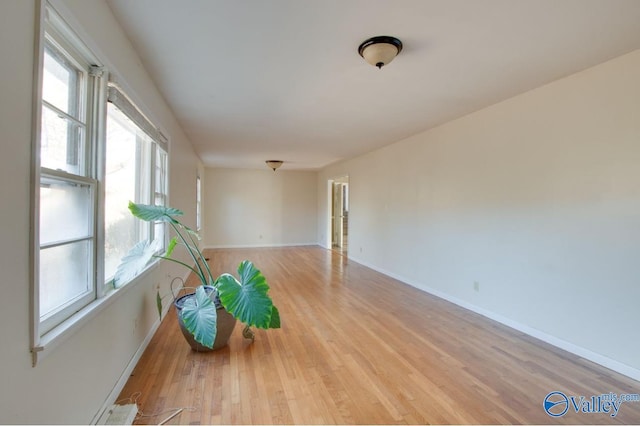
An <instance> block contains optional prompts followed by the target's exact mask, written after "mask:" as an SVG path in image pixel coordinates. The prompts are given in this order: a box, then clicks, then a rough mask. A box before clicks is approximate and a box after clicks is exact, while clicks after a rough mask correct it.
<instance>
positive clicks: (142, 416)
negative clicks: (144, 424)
mask: <svg viewBox="0 0 640 426" xmlns="http://www.w3.org/2000/svg"><path fill="white" fill-rule="evenodd" d="M141 396H142V392H134V393H132V394H131V396H130V397H129V398H123V399H121V400H118V401H116V402H115V403H116V405H119V403H121V402H124V403H126V404H135V405H136V407H138V399H139V398H140V397H141ZM196 410H197V408H196V407H175V408H167V409H166V410H162V411H158V412H156V413H153V414H146V413H144V412H143V411H142V410H141V409H140V408H138V414H137V415H136V418H135V419H134V421H137V420H140V419H145V418H152V417H158V416H160V415H162V414H167V413H171V414H170V415H169V417H167V418H166V419H164V420H162V421H161V422H160V423H158V425H163V424H165V423H167V422H168V421H169V420H171V419H173V418H174V417H175V416H177V415H178V414H180V413H182V412H183V411H196Z"/></svg>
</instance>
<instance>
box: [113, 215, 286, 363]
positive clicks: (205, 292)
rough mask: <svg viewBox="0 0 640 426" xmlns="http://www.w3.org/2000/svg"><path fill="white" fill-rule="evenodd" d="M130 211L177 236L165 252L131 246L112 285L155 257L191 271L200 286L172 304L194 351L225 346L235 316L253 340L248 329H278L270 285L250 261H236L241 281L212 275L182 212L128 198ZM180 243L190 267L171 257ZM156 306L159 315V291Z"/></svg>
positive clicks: (149, 246) (147, 243)
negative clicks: (223, 327) (181, 218)
mask: <svg viewBox="0 0 640 426" xmlns="http://www.w3.org/2000/svg"><path fill="white" fill-rule="evenodd" d="M129 210H130V211H131V213H132V214H133V215H134V216H135V217H137V218H139V219H142V220H144V221H147V222H165V223H168V224H169V225H171V227H172V228H173V230H174V231H175V233H176V236H175V237H173V238H172V239H171V241H170V243H169V246H168V248H167V251H166V252H165V253H164V254H162V255H159V254H157V252H158V244H157V243H155V242H150V241H142V242H140V243H138V244H137V245H135V246H134V247H133V248H132V249H131V250H130V251H129V253H127V255H126V256H125V257H124V258H123V259H122V263H121V264H120V265H119V266H118V269H117V271H116V274H115V278H114V285H115V286H119V285H121V284H122V283H124V282H126V281H129V280H130V279H131V278H133V277H134V276H135V275H137V274H138V273H139V272H140V271H141V270H142V269H144V267H145V266H146V265H147V264H148V263H149V261H150V260H151V259H153V258H158V259H163V260H167V261H170V262H174V263H177V264H180V265H182V266H184V267H186V268H187V269H189V270H191V271H192V272H193V273H194V274H195V275H196V276H197V277H198V279H199V281H200V285H199V286H197V287H196V288H195V291H194V292H193V293H190V294H187V295H184V296H182V297H179V298H177V299H176V298H175V296H174V305H175V306H176V311H177V314H178V320H179V323H180V326H181V328H182V331H183V333H184V335H185V337H186V338H187V340H188V341H189V343H190V344H191V346H192V348H193V349H194V350H198V351H203V350H212V349H218V348H219V347H222V346H225V345H226V344H227V340H228V338H229V336H230V335H231V331H233V327H234V326H235V320H236V319H237V320H238V321H240V322H242V323H244V324H246V327H245V329H244V332H243V335H244V336H245V337H247V338H253V332H251V330H250V328H249V327H257V328H264V329H268V328H280V314H279V313H278V309H277V308H276V307H275V305H274V304H273V301H272V300H271V297H270V296H269V295H268V291H269V286H268V285H267V282H266V280H265V277H264V276H263V275H262V273H261V272H260V271H259V270H258V269H257V268H256V267H255V266H254V265H253V263H251V262H249V261H248V260H245V261H243V262H241V263H240V265H239V266H238V276H239V279H238V278H236V277H235V276H233V275H231V274H229V273H223V274H221V275H220V276H218V277H217V278H214V276H213V274H212V273H211V269H210V268H209V265H208V264H207V261H206V259H205V257H204V255H203V254H202V251H200V248H199V247H198V244H197V240H198V239H199V237H198V234H197V233H196V232H195V231H193V230H191V229H190V228H189V227H187V226H186V225H184V224H183V223H181V222H180V221H179V220H178V219H176V217H177V216H181V215H182V214H183V212H182V211H180V210H178V209H174V208H172V207H165V206H154V205H147V204H136V203H133V202H129ZM178 246H181V247H183V248H184V249H185V250H186V251H187V253H188V254H189V256H190V257H191V261H192V262H193V266H192V265H189V264H187V263H185V262H181V261H180V260H177V259H174V258H172V257H171V255H172V253H173V251H174V249H175V248H176V247H178ZM172 293H173V291H172ZM172 295H173V294H172ZM157 304H158V312H159V314H160V315H162V297H161V296H160V293H159V292H158V294H157ZM223 323H224V324H227V330H226V331H225V332H221V331H220V330H218V327H219V326H220V325H222V324H223ZM229 325H230V330H229ZM223 334H224V335H223ZM216 337H219V338H218V339H216Z"/></svg>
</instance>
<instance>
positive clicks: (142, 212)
mask: <svg viewBox="0 0 640 426" xmlns="http://www.w3.org/2000/svg"><path fill="white" fill-rule="evenodd" d="M129 210H130V211H131V213H132V214H133V215H134V216H135V217H137V218H138V219H142V220H144V221H146V222H173V223H177V221H176V220H175V219H174V218H173V217H172V216H182V215H183V214H184V213H183V212H182V211H181V210H178V209H174V208H173V207H165V206H154V205H150V204H136V203H134V202H132V201H129Z"/></svg>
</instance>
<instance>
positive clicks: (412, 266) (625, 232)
mask: <svg viewBox="0 0 640 426" xmlns="http://www.w3.org/2000/svg"><path fill="white" fill-rule="evenodd" d="M638 76H640V51H635V52H633V53H631V54H628V55H625V56H622V57H620V58H617V59H615V60H612V61H610V62H607V63H604V64H601V65H599V66H596V67H594V68H591V69H588V70H585V71H583V72H580V73H578V74H575V75H572V76H569V77H567V78H564V79H562V80H558V81H556V82H553V83H551V84H548V85H546V86H543V87H540V88H538V89H536V90H533V91H530V92H527V93H525V94H522V95H520V96H517V97H514V98H512V99H509V100H506V101H504V102H501V103H499V104H496V105H493V106H491V107H488V108H486V109H483V110H480V111H478V112H475V113H473V114H470V115H468V116H465V117H463V118H460V119H458V120H455V121H453V122H450V123H448V124H445V125H442V126H439V127H437V128H434V129H431V130H429V131H426V132H424V133H421V134H418V135H416V136H413V137H411V138H408V139H406V140H404V141H401V142H399V143H396V144H394V145H391V146H388V147H386V148H383V149H380V150H377V151H375V152H372V153H370V154H367V155H364V156H361V157H359V158H356V159H354V160H351V161H347V162H343V163H340V164H337V165H335V166H332V167H329V168H327V169H325V170H323V171H322V172H321V173H320V174H319V177H318V191H319V193H318V203H319V221H318V239H319V240H320V241H325V235H326V230H327V217H328V206H327V201H326V185H327V183H326V182H327V179H330V178H332V177H336V176H342V175H347V174H348V175H349V177H350V194H351V211H350V222H349V257H351V258H352V259H354V260H356V261H358V262H361V263H364V264H367V265H370V266H372V267H374V268H376V269H379V270H381V271H385V272H387V273H388V274H391V275H393V276H396V277H399V278H401V279H402V280H403V281H405V282H408V283H411V284H413V285H415V286H417V287H420V288H423V289H428V290H430V291H432V292H434V293H436V294H440V295H444V296H446V297H447V298H449V299H452V300H455V301H457V302H459V303H461V304H463V305H466V306H471V307H474V308H475V309H476V310H478V311H480V312H484V313H487V314H489V315H491V316H494V317H496V318H501V319H502V320H504V321H506V322H507V323H512V324H515V325H520V326H521V328H522V329H527V330H528V331H529V332H533V333H534V334H536V333H538V334H540V335H544V336H546V337H548V338H549V339H548V340H550V341H554V340H557V341H556V343H561V344H564V343H566V345H565V346H566V347H572V348H573V349H578V352H580V351H581V350H584V351H583V352H584V353H586V354H588V355H592V358H594V359H599V361H605V364H606V363H609V364H610V365H613V366H614V367H617V368H618V369H619V371H625V372H626V373H627V374H631V375H632V376H634V377H636V378H640V356H639V354H640V323H639V322H638V302H639V301H640V284H639V279H640V261H639V260H638V253H640V78H639V77H638ZM474 282H478V284H479V291H474ZM599 357H600V358H599ZM609 361H611V362H609Z"/></svg>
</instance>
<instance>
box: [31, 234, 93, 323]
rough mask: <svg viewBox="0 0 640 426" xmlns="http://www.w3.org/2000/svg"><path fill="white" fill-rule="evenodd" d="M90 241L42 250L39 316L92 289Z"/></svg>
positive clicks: (49, 312)
mask: <svg viewBox="0 0 640 426" xmlns="http://www.w3.org/2000/svg"><path fill="white" fill-rule="evenodd" d="M91 246H92V244H91V241H88V240H85V241H79V242H75V243H71V244H66V245H63V246H57V247H52V248H48V249H43V250H40V318H43V317H44V316H46V315H48V314H52V313H55V311H57V310H58V309H59V308H62V307H64V305H66V304H67V303H70V302H73V301H74V300H75V299H77V298H78V297H80V296H83V295H85V294H87V293H89V292H91V291H92V285H91V268H90V265H92V264H93V263H92V251H93V250H92V249H91Z"/></svg>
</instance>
